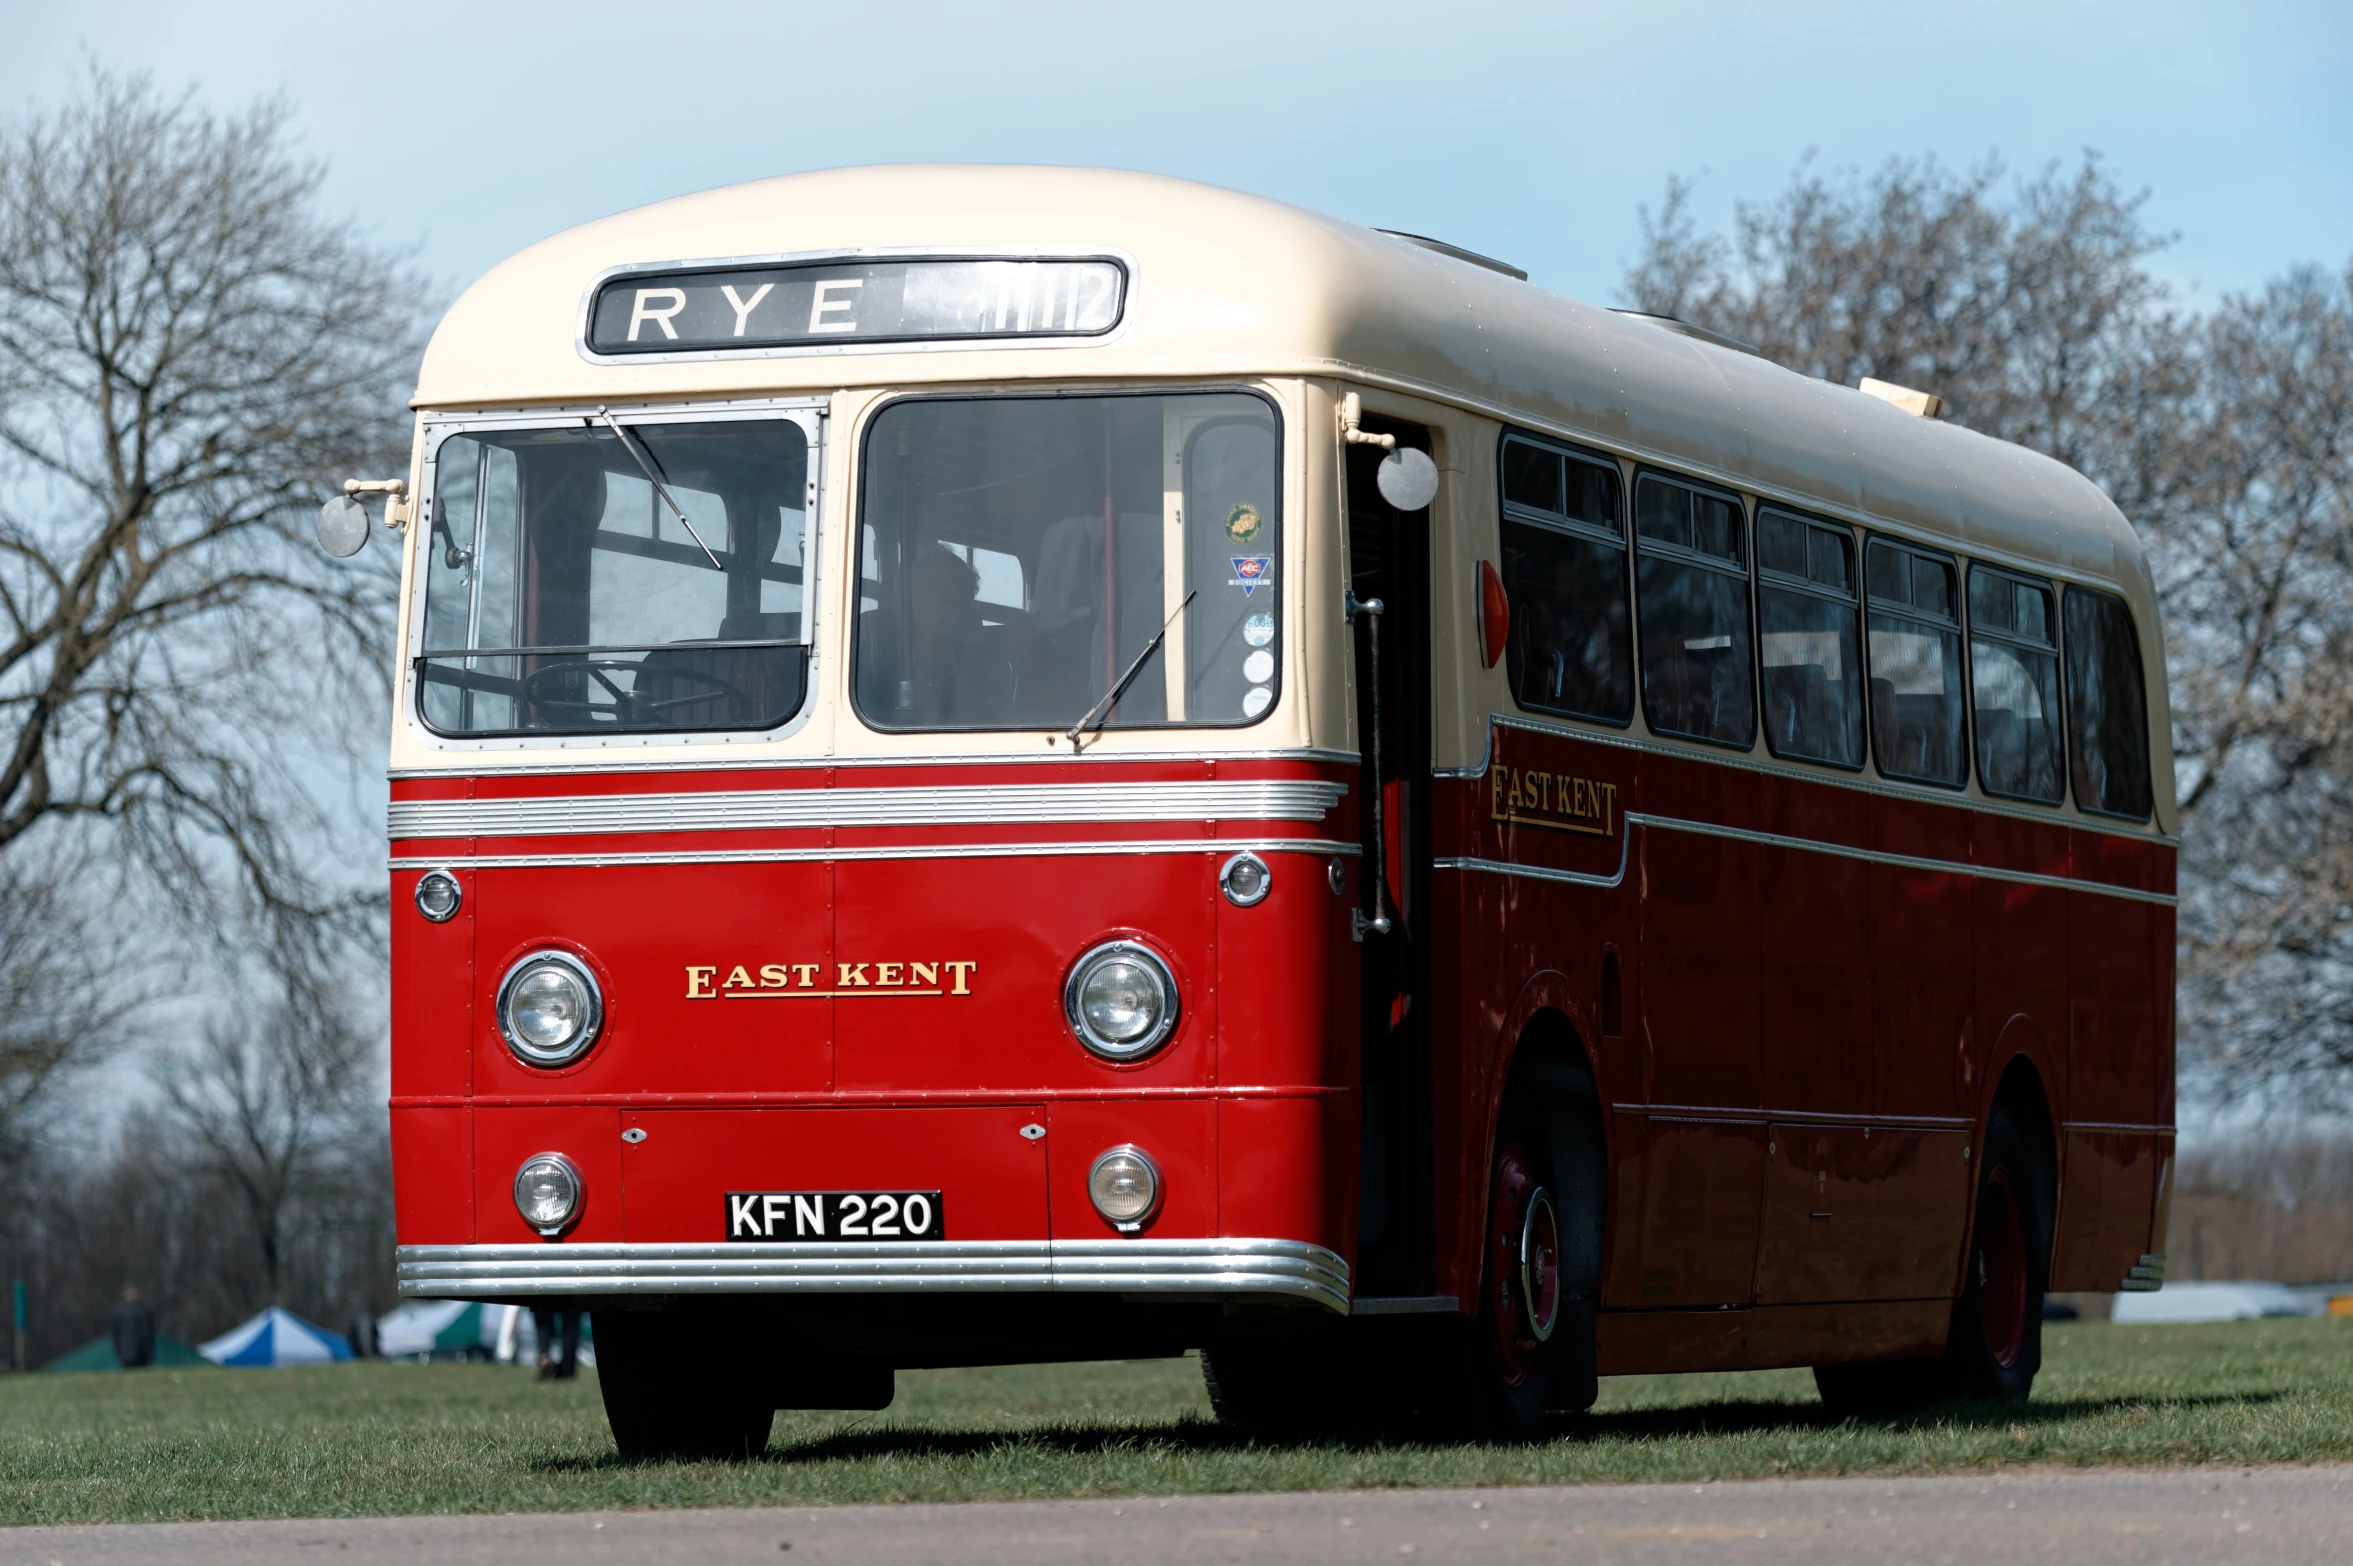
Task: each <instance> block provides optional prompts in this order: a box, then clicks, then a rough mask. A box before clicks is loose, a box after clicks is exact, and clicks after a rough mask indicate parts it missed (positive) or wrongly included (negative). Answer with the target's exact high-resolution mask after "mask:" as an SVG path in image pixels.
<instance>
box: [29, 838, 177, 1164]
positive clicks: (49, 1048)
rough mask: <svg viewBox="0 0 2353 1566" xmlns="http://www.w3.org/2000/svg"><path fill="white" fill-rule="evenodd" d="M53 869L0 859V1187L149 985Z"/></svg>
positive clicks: (116, 932)
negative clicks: (72, 1081)
mask: <svg viewBox="0 0 2353 1566" xmlns="http://www.w3.org/2000/svg"><path fill="white" fill-rule="evenodd" d="M19 857H20V858H27V857H28V856H19ZM53 868H54V867H53V866H47V865H35V864H32V863H29V862H28V863H23V864H8V863H4V862H0V1189H6V1188H7V1187H8V1186H9V1185H11V1184H13V1183H14V1182H13V1180H12V1179H11V1178H10V1177H11V1176H12V1175H13V1174H14V1172H15V1171H16V1169H17V1167H18V1166H19V1164H20V1163H21V1162H22V1161H23V1158H24V1156H25V1154H26V1153H27V1151H28V1146H27V1143H28V1141H29V1139H30V1133H31V1130H32V1127H33V1124H34V1122H35V1118H36V1114H37V1112H38V1111H39V1110H40V1109H41V1108H42V1107H43V1106H44V1105H45V1104H46V1103H47V1102H49V1101H51V1100H53V1099H54V1098H55V1097H56V1094H57V1090H58V1089H59V1088H60V1087H61V1086H63V1085H64V1084H65V1082H66V1081H67V1080H68V1079H69V1078H70V1077H71V1076H72V1075H73V1074H74V1073H75V1072H77V1071H79V1070H84V1069H87V1068H88V1067H90V1066H93V1065H96V1064H97V1063H98V1062H99V1061H100V1060H101V1059H103V1058H104V1057H105V1056H106V1055H107V1054H108V1053H110V1052H111V1050H112V1048H113V1047H115V1046H118V1045H120V1044H121V1043H122V1042H124V1033H123V1028H124V1023H125V1021H126V1019H127V1018H129V1017H130V1016H131V1015H132V1014H133V1013H134V1012H135V1011H137V1010H138V1008H139V1006H140V1005H141V1004H142V1003H143V1002H145V1001H146V1000H148V999H149V998H150V997H151V996H152V995H153V994H154V993H155V991H154V988H153V986H152V985H151V984H150V983H149V982H147V981H146V980H145V979H144V978H143V976H142V975H141V974H140V973H139V972H138V971H137V970H136V969H135V968H133V967H132V965H131V964H129V963H127V962H126V961H125V960H124V959H125V956H126V954H125V951H124V946H125V936H124V933H123V932H122V931H121V930H120V929H119V928H117V927H114V926H111V925H109V924H107V923H106V922H105V921H103V920H102V919H100V918H98V917H96V916H95V914H94V911H93V910H92V909H91V908H90V907H88V906H87V905H86V904H84V903H82V902H80V901H78V900H77V897H76V887H75V886H74V884H73V883H72V882H71V881H70V880H68V879H66V878H64V877H61V876H58V875H54V874H52V873H50V872H51V870H52V869H53Z"/></svg>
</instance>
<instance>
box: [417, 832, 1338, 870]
mask: <svg viewBox="0 0 2353 1566" xmlns="http://www.w3.org/2000/svg"><path fill="white" fill-rule="evenodd" d="M1236 849H1240V850H1242V851H1244V852H1246V853H1254V854H1314V855H1316V856H1318V857H1339V858H1349V859H1354V858H1357V857H1358V856H1360V855H1362V854H1363V853H1364V848H1363V845H1361V844H1358V843H1341V842H1335V841H1333V840H1331V839H1328V838H1314V837H1298V838H1254V839H1251V840H1249V841H1246V842H1245V841H1240V840H1236V839H1232V838H1215V839H1211V838H1174V839H1170V838H1158V839H1152V840H1149V841H1146V840H1139V839H1128V838H1111V839H1107V840H1095V841H1085V842H1060V843H924V844H918V845H911V846H909V847H905V848H893V847H885V848H743V849H712V850H704V851H700V852H698V851H694V850H685V851H681V852H678V853H666V854H665V853H654V854H477V855H471V856H468V857H464V858H458V859H448V858H438V857H437V858H431V859H402V858H398V857H394V858H391V859H389V860H387V861H386V862H385V867H386V868H387V869H390V870H413V869H416V868H417V867H418V866H420V865H436V866H450V867H453V868H454V867H457V866H463V867H464V868H466V869H468V870H519V869H557V868H561V869H601V868H604V867H607V866H617V865H786V864H827V863H832V862H834V861H836V860H853V859H856V860H901V859H1068V858H1085V857H1087V856H1089V855H1095V854H1224V853H1231V852H1233V851H1234V850H1236Z"/></svg>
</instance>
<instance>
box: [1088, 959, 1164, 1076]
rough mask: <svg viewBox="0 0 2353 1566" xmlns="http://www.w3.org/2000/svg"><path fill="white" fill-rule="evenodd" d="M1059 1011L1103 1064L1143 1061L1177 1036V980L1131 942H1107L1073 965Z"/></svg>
mask: <svg viewBox="0 0 2353 1566" xmlns="http://www.w3.org/2000/svg"><path fill="white" fill-rule="evenodd" d="M1062 1011H1063V1015H1064V1017H1066V1018H1067V1019H1068V1020H1069V1023H1070V1031H1071V1032H1073V1033H1075V1034H1077V1035H1078V1041H1079V1042H1080V1043H1081V1044H1084V1045H1085V1046H1086V1047H1087V1048H1088V1049H1089V1050H1091V1051H1093V1052H1094V1053H1095V1054H1097V1055H1100V1056H1102V1057H1103V1058H1104V1059H1105V1060H1141V1059H1142V1058H1143V1057H1144V1056H1146V1055H1149V1054H1151V1053H1152V1052H1153V1051H1154V1050H1156V1049H1158V1048H1159V1047H1160V1046H1161V1045H1162V1044H1164V1043H1166V1042H1167V1040H1168V1036H1169V1035H1170V1034H1171V1033H1173V1032H1175V1031H1176V1024H1177V987H1176V976H1175V975H1174V974H1172V973H1170V972H1169V971H1168V964H1167V963H1165V962H1162V961H1161V960H1160V958H1159V957H1158V956H1157V955H1156V954H1155V953H1154V952H1153V951H1152V950H1151V949H1150V948H1149V947H1146V946H1140V945H1138V944H1137V943H1136V942H1134V941H1106V942H1104V943H1103V944H1102V945H1101V946H1098V947H1096V948H1095V949H1094V950H1092V951H1090V952H1088V953H1087V954H1086V955H1085V956H1083V957H1081V958H1080V959H1079V960H1078V961H1077V962H1076V963H1074V964H1072V965H1071V969H1070V978H1069V980H1068V981H1067V982H1066V983H1064V985H1063V987H1062Z"/></svg>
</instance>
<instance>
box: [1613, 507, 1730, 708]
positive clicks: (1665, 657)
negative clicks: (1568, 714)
mask: <svg viewBox="0 0 2353 1566" xmlns="http://www.w3.org/2000/svg"><path fill="white" fill-rule="evenodd" d="M1634 525H1635V532H1636V535H1637V537H1636V550H1637V554H1636V566H1635V590H1636V593H1637V595H1638V598H1639V603H1640V607H1641V614H1642V626H1641V633H1642V706H1643V711H1644V713H1645V714H1646V715H1647V716H1648V717H1649V719H1650V726H1651V727H1652V728H1653V729H1655V730H1657V731H1658V732H1660V733H1662V734H1680V735H1685V736H1688V737H1690V738H1692V739H1702V740H1710V741H1713V742H1715V743H1716V744H1719V745H1736V746H1740V747H1742V748H1746V747H1747V746H1748V745H1749V744H1750V743H1751V742H1752V741H1753V739H1754V737H1755V734H1756V689H1755V685H1754V682H1753V681H1752V679H1751V677H1750V674H1749V668H1750V664H1751V661H1752V656H1753V654H1752V649H1751V646H1750V628H1749V610H1748V553H1747V549H1746V539H1745V536H1744V535H1745V528H1744V526H1743V520H1742V516H1741V507H1740V501H1739V500H1738V499H1737V498H1736V497H1734V496H1731V495H1726V494H1721V493H1718V492H1716V491H1713V490H1705V489H1700V488H1698V487H1697V486H1695V485H1689V484H1679V483H1675V482H1673V481H1671V480H1668V479H1662V478H1660V477H1658V476H1656V475H1655V474H1648V473H1646V474H1644V475H1642V476H1641V478H1639V479H1638V480H1636V482H1635V486H1634Z"/></svg>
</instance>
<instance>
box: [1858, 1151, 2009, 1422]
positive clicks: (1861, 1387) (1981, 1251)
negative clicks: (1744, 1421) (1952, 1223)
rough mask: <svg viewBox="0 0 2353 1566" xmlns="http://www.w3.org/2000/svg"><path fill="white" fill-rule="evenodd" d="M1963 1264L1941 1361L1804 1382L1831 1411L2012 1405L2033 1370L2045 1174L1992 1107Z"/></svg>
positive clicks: (1862, 1367)
mask: <svg viewBox="0 0 2353 1566" xmlns="http://www.w3.org/2000/svg"><path fill="white" fill-rule="evenodd" d="M1979 1153H1980V1155H1981V1156H1980V1158H1979V1161H1978V1178H1977V1207H1976V1212H1975V1218H1974V1221H1973V1222H1972V1223H1971V1225H1970V1232H1969V1256H1968V1267H1967V1271H1966V1273H1965V1274H1964V1276H1963V1278H1962V1284H1961V1297H1960V1298H1959V1299H1957V1300H1955V1301H1954V1302H1953V1319H1952V1327H1951V1329H1950V1331H1949V1332H1948V1333H1947V1335H1946V1338H1945V1351H1944V1356H1943V1357H1942V1358H1941V1359H1925V1360H1908V1361H1903V1362H1900V1363H1895V1364H1876V1365H1817V1366H1815V1367H1814V1385H1815V1386H1816V1388H1818V1389H1819V1390H1820V1391H1821V1394H1822V1401H1823V1402H1824V1403H1825V1404H1827V1405H1828V1406H1829V1407H1830V1408H1831V1409H1832V1410H1834V1411H1836V1412H1838V1413H1841V1414H1852V1415H1858V1416H1862V1417H1872V1416H1877V1415H1884V1414H1890V1413H1901V1412H1903V1411H1905V1410H1908V1409H1912V1408H1918V1407H1921V1406H1923V1405H1925V1404H1928V1403H1933V1402H1937V1401H1939V1400H1941V1399H1944V1398H1951V1397H1969V1398H1985V1399H1989V1400H1992V1401H1994V1402H2001V1403H2022V1402H2024V1401H2026V1398H2027V1395H2028V1394H2029V1393H2030V1392H2032V1391H2033V1390H2034V1378H2035V1373H2036V1372H2037V1371H2039V1370H2040V1369H2041V1368H2042V1357H2043V1293H2044V1290H2045V1289H2046V1288H2047V1287H2048V1285H2049V1282H2050V1265H2051V1214H2052V1208H2053V1195H2052V1186H2053V1183H2054V1182H2053V1180H2052V1175H2051V1170H2050V1159H2049V1157H2048V1155H2046V1154H2045V1153H2044V1152H2043V1150H2042V1143H2041V1141H2040V1139H2038V1138H2036V1137H2034V1136H2033V1135H2031V1134H2029V1132H2028V1131H2027V1130H2026V1128H2025V1126H2024V1125H2023V1124H2022V1123H2021V1122H2020V1121H2019V1119H2018V1117H2017V1116H2016V1115H2014V1114H2013V1113H2012V1112H2011V1111H2010V1110H2009V1108H2008V1107H2007V1106H2004V1105H1996V1106H1995V1108H1994V1112H1993V1114H1992V1115H1991V1116H1990V1117H1989V1118H1988V1119H1987V1121H1986V1127H1985V1145H1984V1146H1983V1147H1982V1148H1981V1149H1979Z"/></svg>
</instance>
